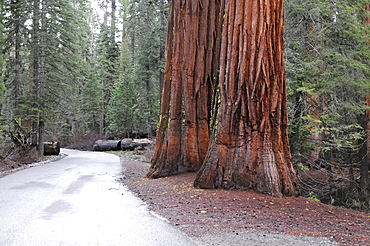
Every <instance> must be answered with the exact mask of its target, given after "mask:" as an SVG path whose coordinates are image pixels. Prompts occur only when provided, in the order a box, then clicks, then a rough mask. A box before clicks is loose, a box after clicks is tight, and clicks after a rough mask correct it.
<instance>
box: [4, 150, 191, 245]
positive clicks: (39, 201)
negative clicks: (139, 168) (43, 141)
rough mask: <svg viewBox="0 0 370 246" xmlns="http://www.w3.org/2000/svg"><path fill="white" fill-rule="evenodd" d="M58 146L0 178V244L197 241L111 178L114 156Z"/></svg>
mask: <svg viewBox="0 0 370 246" xmlns="http://www.w3.org/2000/svg"><path fill="white" fill-rule="evenodd" d="M62 152H64V153H65V154H67V155H68V156H67V157H65V158H63V159H61V160H59V161H56V162H52V163H49V164H46V165H39V166H36V167H32V168H29V169H25V170H21V171H19V172H16V173H12V174H10V175H8V176H5V177H3V178H0V223H1V224H0V246H3V245H4V246H11V245H22V246H33V245H35V246H36V245H37V246H39V245H51V246H54V245H79V246H83V245H103V246H105V245H112V246H113V245H127V246H135V245H137V246H146V245H150V246H156V245H158V246H166V245H171V246H176V245H181V246H187V245H196V244H195V243H194V242H193V241H192V240H191V239H190V238H188V237H187V236H185V235H184V234H183V233H181V232H179V231H178V230H177V229H175V228H174V227H172V226H171V225H170V224H169V223H168V222H166V221H165V220H162V219H160V218H159V217H156V216H154V215H153V214H152V213H150V212H149V211H148V209H147V206H146V205H145V204H143V203H142V201H141V200H140V199H138V198H137V197H135V196H134V195H133V194H132V193H130V192H129V191H128V190H127V189H126V188H125V187H123V186H122V185H121V184H120V183H119V182H116V180H117V179H118V178H119V177H120V176H121V165H120V161H119V158H118V157H117V156H115V155H112V154H107V153H101V152H82V151H76V150H66V149H63V150H62Z"/></svg>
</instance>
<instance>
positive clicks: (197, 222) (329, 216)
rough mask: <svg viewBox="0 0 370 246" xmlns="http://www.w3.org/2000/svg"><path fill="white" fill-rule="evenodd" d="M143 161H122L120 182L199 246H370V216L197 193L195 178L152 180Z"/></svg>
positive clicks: (295, 201) (292, 201)
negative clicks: (194, 184)
mask: <svg viewBox="0 0 370 246" xmlns="http://www.w3.org/2000/svg"><path fill="white" fill-rule="evenodd" d="M135 159H136V160H135ZM143 160H145V153H140V152H138V153H136V157H134V158H132V156H121V163H122V166H123V178H122V182H123V183H124V184H125V185H126V186H127V187H128V188H129V189H130V190H131V191H133V192H134V193H136V194H137V196H138V197H139V198H140V199H142V200H143V201H144V202H145V203H146V204H148V206H149V209H150V210H152V211H154V212H155V213H157V214H159V215H160V216H162V217H164V218H166V219H167V220H168V221H169V222H170V223H171V224H172V225H174V226H175V227H177V228H178V229H179V230H181V231H182V232H184V233H185V234H187V235H189V236H191V237H192V238H193V239H194V241H195V242H197V243H198V244H199V245H229V246H231V245H294V244H295V245H351V246H352V245H370V214H368V213H363V212H359V211H355V210H350V209H345V208H341V207H335V206H329V205H326V204H323V203H320V202H317V201H314V200H311V199H307V198H304V197H289V198H276V197H271V196H268V195H263V194H258V193H256V192H246V191H236V190H221V189H217V190H203V189H196V188H194V187H193V181H194V179H195V175H196V174H195V173H186V174H181V175H176V176H172V177H166V178H159V179H148V178H146V177H145V175H146V173H147V171H148V168H149V164H148V163H145V162H142V161H143Z"/></svg>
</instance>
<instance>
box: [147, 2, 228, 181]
mask: <svg viewBox="0 0 370 246" xmlns="http://www.w3.org/2000/svg"><path fill="white" fill-rule="evenodd" d="M221 2H223V1H220V0H215V1H206V0H191V1H174V0H173V1H171V3H170V16H169V25H168V34H167V59H166V66H165V75H164V88H163V96H162V104H161V118H160V122H159V127H158V129H157V144H156V150H155V154H154V156H153V159H152V162H151V167H150V170H149V172H148V174H147V176H148V177H151V178H157V177H163V176H169V175H174V174H178V173H182V172H188V171H198V170H199V168H200V167H201V164H202V162H203V160H204V158H205V156H206V154H207V150H208V146H209V141H210V129H209V123H210V118H211V115H210V114H211V105H212V101H213V100H214V97H213V91H215V84H216V80H217V74H216V73H217V67H218V66H217V65H218V60H219V59H218V58H219V47H220V46H219V43H220V42H219V40H218V37H219V35H218V34H219V32H220V30H221V25H220V24H219V23H220V21H221V19H220V18H221V16H222V15H221V13H220V9H221V8H220V6H221Z"/></svg>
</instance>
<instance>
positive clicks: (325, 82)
mask: <svg viewBox="0 0 370 246" xmlns="http://www.w3.org/2000/svg"><path fill="white" fill-rule="evenodd" d="M363 4H364V2H361V1H346V0H342V1H336V3H335V4H333V2H331V1H300V0H288V1H286V30H287V31H286V37H285V39H286V69H287V79H288V85H289V94H290V101H289V105H290V118H291V120H290V122H291V128H290V136H291V142H292V146H294V147H293V148H292V149H293V150H294V153H293V154H294V155H295V156H299V155H304V154H305V153H309V151H311V150H312V148H311V147H310V146H311V145H312V143H316V144H317V146H316V147H322V148H328V149H330V150H334V149H335V150H341V149H342V150H343V151H344V150H348V149H352V150H356V149H357V141H358V139H360V138H361V137H362V136H363V134H364V132H363V129H361V127H360V126H359V125H358V123H357V117H358V116H359V115H361V114H363V113H364V112H365V109H366V105H365V100H364V99H365V97H366V93H367V91H369V89H370V88H369V86H370V85H369V82H368V81H369V74H370V62H369V61H370V52H369V46H368V40H369V35H366V34H368V33H369V25H364V23H363V20H364V18H365V13H364V5H363ZM302 6H304V7H302ZM315 138H316V139H315ZM316 140H317V141H316ZM321 140H322V141H321ZM297 146H301V148H297Z"/></svg>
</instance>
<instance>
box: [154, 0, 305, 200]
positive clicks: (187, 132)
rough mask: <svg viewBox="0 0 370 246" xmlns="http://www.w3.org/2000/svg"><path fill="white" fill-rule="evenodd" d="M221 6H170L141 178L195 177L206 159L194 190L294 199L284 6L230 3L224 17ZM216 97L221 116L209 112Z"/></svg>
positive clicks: (174, 3)
mask: <svg viewBox="0 0 370 246" xmlns="http://www.w3.org/2000/svg"><path fill="white" fill-rule="evenodd" d="M224 6H225V5H224V2H223V1H221V2H220V1H215V2H212V3H209V1H195V0H194V1H187V2H184V3H183V2H179V1H172V4H171V14H170V20H169V32H168V40H167V41H168V44H167V45H168V46H167V64H166V74H165V76H166V77H165V84H164V91H163V100H162V112H161V121H160V125H159V128H158V133H157V134H158V137H157V147H156V152H155V155H154V157H153V160H152V166H151V169H150V170H149V173H148V176H149V177H160V176H167V175H172V174H176V173H179V172H183V171H197V170H198V169H199V167H200V164H201V163H202V162H203V160H204V164H203V166H202V168H201V170H200V171H199V173H198V176H197V179H196V180H195V185H196V186H198V187H201V188H219V187H222V188H227V189H230V188H237V189H254V190H257V191H259V192H263V193H267V194H271V195H274V196H282V195H288V196H291V195H298V192H299V191H298V187H297V183H296V176H295V172H294V170H293V166H292V162H291V154H290V149H289V142H288V132H287V105H286V85H285V73H284V61H283V12H284V11H283V9H284V8H283V1H282V0H280V1H269V0H265V1H259V2H256V1H252V0H249V1H247V0H233V1H227V3H226V12H225V14H224V13H223V10H224ZM221 27H222V34H221V32H220V31H221V30H220V29H221ZM219 34H221V35H220V37H221V38H222V40H221V46H219V45H218V39H217V38H218V37H219ZM219 48H220V49H219ZM216 71H219V72H220V74H219V82H220V83H219V88H220V93H221V95H220V97H217V96H215V95H216V94H215V92H216V91H218V87H216V86H215V84H214V79H215V78H216V76H218V75H217V74H216ZM218 100H220V101H221V102H220V109H218V107H215V108H212V107H211V106H212V101H218ZM217 114H219V117H218V126H217V133H216V141H214V142H213V143H212V144H211V147H210V149H209V150H208V155H207V156H206V153H207V149H208V147H209V142H210V139H211V137H210V129H211V120H210V119H211V116H215V115H217Z"/></svg>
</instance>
